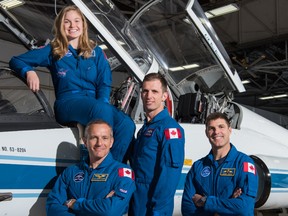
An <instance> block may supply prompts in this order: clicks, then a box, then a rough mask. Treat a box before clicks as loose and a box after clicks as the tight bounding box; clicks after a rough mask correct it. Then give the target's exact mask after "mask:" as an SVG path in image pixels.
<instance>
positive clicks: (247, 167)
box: [244, 162, 256, 175]
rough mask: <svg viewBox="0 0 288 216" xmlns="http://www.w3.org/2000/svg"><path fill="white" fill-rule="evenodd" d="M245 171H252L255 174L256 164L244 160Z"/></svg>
mask: <svg viewBox="0 0 288 216" xmlns="http://www.w3.org/2000/svg"><path fill="white" fill-rule="evenodd" d="M244 172H250V173H253V174H254V175H255V174H256V169H255V166H254V164H252V163H249V162H244Z"/></svg>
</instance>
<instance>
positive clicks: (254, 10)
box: [0, 0, 288, 116]
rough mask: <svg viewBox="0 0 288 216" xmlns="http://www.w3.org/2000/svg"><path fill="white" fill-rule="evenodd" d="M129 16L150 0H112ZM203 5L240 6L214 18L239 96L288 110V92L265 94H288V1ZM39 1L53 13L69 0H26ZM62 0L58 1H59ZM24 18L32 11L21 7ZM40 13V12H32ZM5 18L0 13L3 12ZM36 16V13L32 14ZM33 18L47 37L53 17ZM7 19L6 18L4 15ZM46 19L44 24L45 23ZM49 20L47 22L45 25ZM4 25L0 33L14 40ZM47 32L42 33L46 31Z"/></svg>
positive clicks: (206, 3) (210, 4)
mask: <svg viewBox="0 0 288 216" xmlns="http://www.w3.org/2000/svg"><path fill="white" fill-rule="evenodd" d="M112 1H113V2H114V3H115V4H116V5H117V6H118V8H119V9H120V10H121V11H122V12H123V14H124V15H126V16H127V18H129V17H131V16H132V15H133V14H134V12H135V11H137V10H138V9H139V8H140V7H142V6H143V5H144V4H145V3H147V2H148V1H147V0H112ZM198 1H199V3H200V5H201V6H202V7H203V9H204V11H207V10H210V9H213V8H217V7H220V6H223V5H226V4H229V3H235V4H237V5H238V6H239V8H240V10H239V11H238V12H234V13H231V14H227V15H224V16H220V17H216V18H213V19H210V21H211V23H212V26H213V27H214V29H215V31H216V32H217V35H218V37H219V39H220V40H221V41H222V43H223V45H224V47H225V48H226V50H227V52H228V54H229V55H230V57H231V59H232V62H233V63H234V66H235V68H236V69H237V71H238V73H239V75H240V77H241V79H242V80H247V81H249V83H248V84H245V88H246V92H244V93H241V94H239V93H238V94H235V101H236V102H239V103H241V104H246V105H250V106H253V107H256V108H259V109H264V110H268V111H272V112H276V113H280V114H283V115H286V116H288V97H283V98H275V99H272V100H260V99H259V97H262V96H273V95H274V96H275V95H279V94H288V55H287V53H288V51H287V50H288V23H287V20H288V14H287V12H286V11H287V8H288V1H287V0H198ZM25 2H26V4H29V3H31V4H33V5H36V4H37V5H38V6H37V7H41V8H42V11H43V13H45V12H46V13H49V14H53V13H54V10H55V8H54V6H55V7H56V6H57V8H58V7H59V8H61V7H62V6H63V5H65V4H67V2H68V1H67V0H57V1H56V0H54V1H51V0H33V1H29V0H25ZM56 2H57V4H56ZM21 12H22V14H18V15H19V16H20V17H22V19H25V18H26V17H27V15H26V14H25V13H24V12H23V11H21V10H19V13H21ZM32 13H33V11H31V16H32V17H37V14H32ZM0 18H1V17H0ZM29 19H31V17H30V18H29ZM46 21H47V20H41V19H34V21H33V23H29V26H24V27H25V28H30V29H31V28H32V29H33V28H34V29H37V31H35V32H33V33H35V35H34V36H35V37H36V38H47V35H43V34H44V33H45V34H46V33H47V29H49V30H50V29H51V23H49V22H46ZM3 22H5V20H3ZM44 23H45V24H44ZM46 24H47V25H46ZM6 34H7V30H4V29H2V28H1V26H0V38H3V39H5V40H8V41H13V38H11V36H10V34H7V35H6ZM41 34H42V35H41Z"/></svg>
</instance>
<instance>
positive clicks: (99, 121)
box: [84, 119, 113, 138]
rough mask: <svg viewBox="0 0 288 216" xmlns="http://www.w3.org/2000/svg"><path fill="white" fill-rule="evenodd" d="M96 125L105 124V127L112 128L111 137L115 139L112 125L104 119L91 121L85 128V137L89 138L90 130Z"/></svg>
mask: <svg viewBox="0 0 288 216" xmlns="http://www.w3.org/2000/svg"><path fill="white" fill-rule="evenodd" d="M95 124H105V125H107V126H108V127H109V128H110V131H111V133H110V136H111V137H113V129H112V127H111V125H110V124H109V123H108V122H106V121H104V120H102V119H97V120H92V121H90V122H89V123H88V124H87V125H86V127H85V131H84V137H86V138H87V137H88V131H89V128H90V127H91V126H92V125H95Z"/></svg>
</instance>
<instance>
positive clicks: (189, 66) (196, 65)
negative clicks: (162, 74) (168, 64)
mask: <svg viewBox="0 0 288 216" xmlns="http://www.w3.org/2000/svg"><path fill="white" fill-rule="evenodd" d="M196 67H199V65H198V64H190V65H183V66H179V67H173V68H169V70H171V71H180V70H187V69H191V68H196Z"/></svg>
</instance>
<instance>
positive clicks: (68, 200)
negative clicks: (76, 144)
mask: <svg viewBox="0 0 288 216" xmlns="http://www.w3.org/2000/svg"><path fill="white" fill-rule="evenodd" d="M84 143H85V145H86V147H87V149H88V152H89V158H87V160H86V161H82V162H80V163H79V164H76V165H73V166H70V167H68V168H66V169H65V170H64V171H63V173H62V174H61V175H60V176H59V177H58V179H57V181H56V183H55V185H54V187H53V189H52V191H51V192H50V193H49V195H48V198H47V203H46V211H47V216H57V215H59V216H60V215H61V216H68V215H69V216H72V215H78V216H80V215H85V216H89V215H91V216H92V215H93V216H96V215H99V216H100V215H101V216H105V215H107V216H111V215H113V216H114V215H115V216H117V215H119V216H120V215H123V214H125V213H126V212H127V210H128V204H129V201H130V198H131V195H132V193H133V192H134V190H135V182H134V173H133V171H132V170H131V169H130V168H129V166H127V165H126V164H122V163H120V162H118V161H116V160H114V159H113V157H112V154H111V153H110V152H109V151H110V148H111V147H112V144H113V132H112V128H111V126H110V125H109V124H108V123H106V122H104V121H101V120H98V121H93V122H91V123H89V124H88V125H87V127H86V128H85V136H84Z"/></svg>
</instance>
